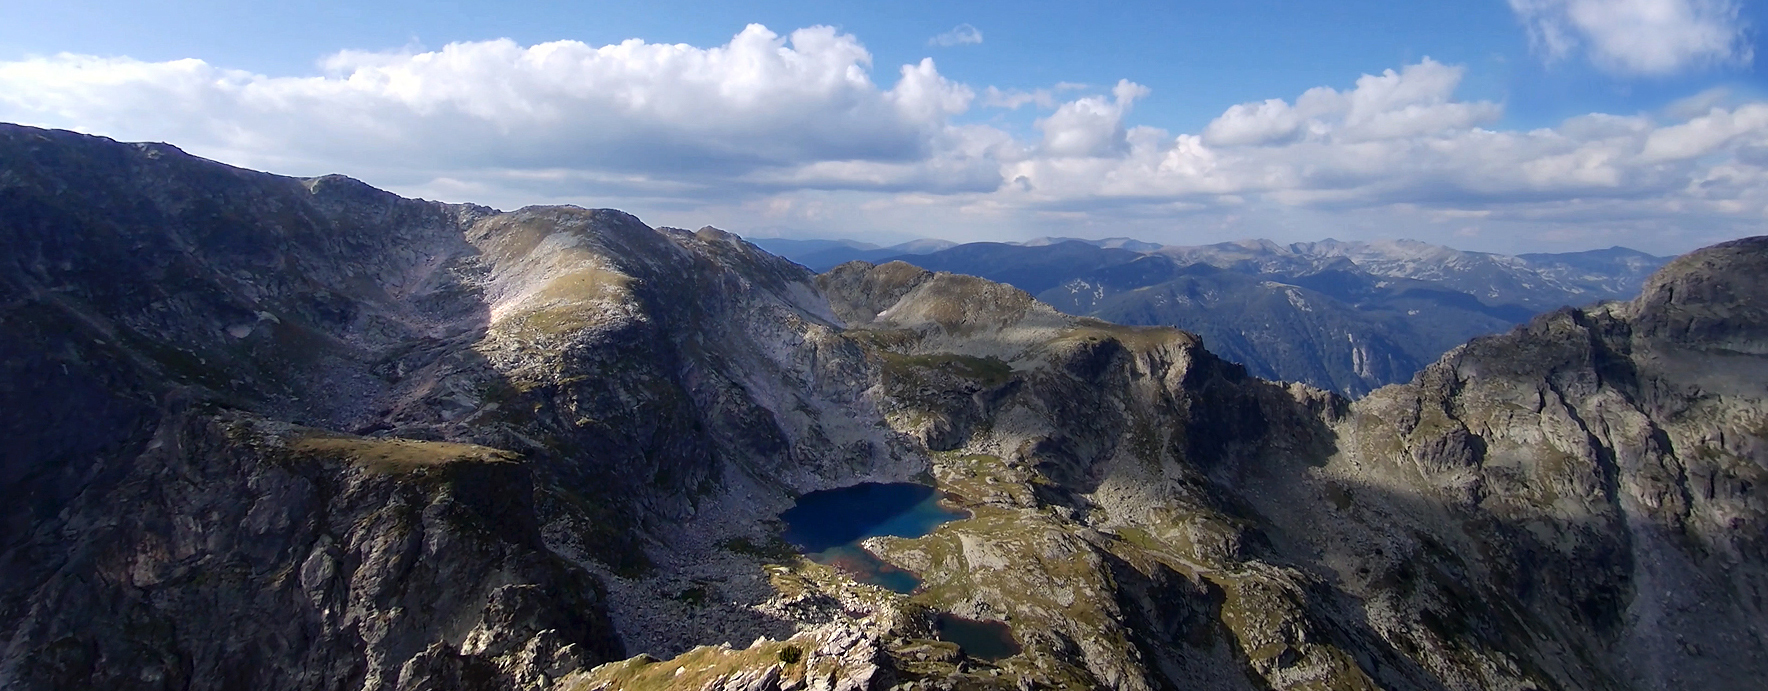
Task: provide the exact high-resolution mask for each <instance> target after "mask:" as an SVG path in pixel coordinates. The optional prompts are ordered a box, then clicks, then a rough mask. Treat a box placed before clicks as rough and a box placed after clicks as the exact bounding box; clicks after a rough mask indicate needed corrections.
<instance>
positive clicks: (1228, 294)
mask: <svg viewBox="0 0 1768 691" xmlns="http://www.w3.org/2000/svg"><path fill="white" fill-rule="evenodd" d="M923 247H930V245H923ZM780 252H781V254H782V255H783V256H786V257H788V258H791V259H793V260H794V261H799V262H801V263H805V264H806V265H807V266H811V267H812V268H819V269H822V268H832V267H833V266H834V265H835V264H836V263H838V262H837V261H836V260H837V259H851V260H865V261H885V260H898V261H904V262H908V263H910V264H914V265H916V266H919V267H922V268H926V269H930V270H935V271H950V272H953V273H961V274H968V275H973V276H980V277H983V278H987V279H990V280H994V281H999V282H1002V283H1007V284H1010V285H1013V286H1015V287H1017V288H1020V289H1022V290H1025V291H1026V292H1029V293H1031V294H1033V295H1035V296H1037V298H1038V299H1039V300H1042V301H1044V302H1046V303H1048V304H1050V305H1052V306H1054V307H1056V308H1057V309H1059V310H1062V311H1063V312H1067V313H1069V314H1075V315H1084V316H1094V317H1099V318H1101V319H1105V320H1108V321H1112V322H1117V323H1121V324H1136V325H1164V326H1176V327H1179V328H1182V329H1185V330H1187V331H1191V332H1193V333H1196V334H1199V335H1201V336H1203V338H1204V341H1205V342H1206V343H1208V344H1209V346H1210V349H1211V350H1212V351H1214V352H1216V353H1218V354H1220V355H1222V356H1224V357H1227V358H1228V359H1230V360H1234V361H1236V362H1239V363H1242V364H1244V365H1246V366H1247V367H1248V368H1249V369H1250V370H1251V372H1252V373H1253V374H1255V375H1257V376H1260V377H1265V378H1270V379H1280V380H1288V381H1300V382H1305V383H1308V384H1311V385H1313V386H1317V387H1320V388H1324V389H1328V390H1331V391H1337V392H1339V393H1342V394H1345V395H1348V396H1361V395H1363V394H1365V393H1368V392H1369V391H1371V390H1374V389H1376V388H1379V387H1381V386H1385V385H1387V384H1393V383H1398V382H1404V381H1407V380H1409V379H1411V378H1412V375H1413V374H1415V373H1417V372H1418V370H1419V369H1421V368H1422V367H1424V365H1426V364H1428V363H1429V362H1431V361H1433V360H1435V359H1436V358H1437V357H1439V356H1441V355H1442V354H1443V353H1444V352H1447V351H1448V350H1449V349H1450V348H1453V347H1454V346H1456V345H1459V344H1460V343H1462V342H1464V341H1466V340H1468V339H1470V338H1473V337H1475V336H1481V335H1486V334H1493V333H1499V332H1502V331H1504V330H1506V329H1509V328H1510V327H1512V326H1515V325H1517V324H1520V323H1522V322H1524V321H1527V320H1528V318H1529V317H1532V316H1534V315H1535V314H1539V313H1542V312H1545V311H1548V310H1552V309H1556V308H1559V307H1567V306H1582V305H1587V304H1591V303H1594V302H1597V301H1601V300H1616V299H1625V298H1628V297H1631V296H1632V295H1634V294H1635V293H1636V292H1637V291H1638V290H1639V287H1640V285H1642V284H1643V282H1644V280H1645V278H1646V277H1647V276H1649V275H1650V273H1651V272H1652V271H1653V270H1655V269H1656V268H1657V267H1659V266H1662V265H1663V264H1664V262H1665V261H1667V259H1665V258H1663V257H1655V256H1652V255H1649V254H1645V253H1643V252H1638V251H1635V250H1630V249H1626V248H1622V247H1614V248H1610V249H1607V250H1594V251H1588V252H1572V253H1563V254H1526V255H1517V256H1509V255H1499V254H1490V253H1483V252H1464V251H1460V250H1455V249H1452V248H1448V247H1443V246H1439V245H1431V244H1427V243H1423V242H1418V241H1414V240H1394V241H1378V242H1341V241H1337V240H1324V241H1321V242H1308V243H1293V244H1288V245H1281V244H1277V243H1274V242H1271V241H1268V240H1249V241H1243V242H1231V243H1219V244H1214V245H1203V246H1162V245H1158V244H1154V243H1147V242H1141V241H1136V240H1131V239H1128V238H1111V239H1106V240H1076V239H1071V238H1040V239H1037V240H1032V241H1028V242H1023V243H970V244H965V245H957V246H952V247H947V248H943V249H936V250H932V251H919V252H913V253H909V252H902V253H896V254H892V253H891V250H889V249H873V250H867V251H866V252H855V251H850V248H849V247H848V246H845V245H837V246H834V247H833V248H830V247H821V248H820V249H819V250H818V251H816V252H813V253H808V254H805V253H797V252H796V251H795V248H794V247H781V248H780Z"/></svg>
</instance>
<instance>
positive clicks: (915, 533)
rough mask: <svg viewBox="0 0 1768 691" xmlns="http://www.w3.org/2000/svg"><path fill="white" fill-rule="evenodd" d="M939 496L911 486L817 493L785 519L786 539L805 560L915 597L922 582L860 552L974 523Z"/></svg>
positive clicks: (874, 486) (801, 500) (875, 485)
mask: <svg viewBox="0 0 1768 691" xmlns="http://www.w3.org/2000/svg"><path fill="white" fill-rule="evenodd" d="M940 497H941V494H940V492H939V490H936V489H933V488H932V487H928V486H926V485H917V484H914V483H909V482H889V483H879V482H868V483H864V484H859V485H854V486H852V487H840V488H836V489H830V490H823V491H821V492H811V493H809V494H806V495H804V496H802V497H799V498H798V503H797V504H796V505H794V506H793V507H792V508H790V509H787V510H786V512H785V513H782V514H780V520H782V521H785V523H786V531H785V534H784V535H783V537H784V538H785V539H786V541H787V542H790V543H792V544H793V545H795V546H797V547H798V549H800V550H802V551H803V552H804V554H805V556H808V557H810V559H811V560H812V561H815V562H817V563H819V564H827V565H829V566H833V567H835V568H838V569H840V570H842V571H843V572H846V573H847V574H849V575H850V576H852V577H853V579H854V580H856V581H859V582H861V583H870V584H872V585H875V586H878V587H881V588H887V589H889V590H892V591H895V592H898V593H910V592H914V590H915V588H917V587H920V585H921V579H919V578H917V577H916V576H915V574H913V573H910V572H908V571H904V570H902V569H899V568H896V567H894V566H891V565H890V564H888V563H885V562H884V561H883V560H881V559H879V558H878V557H877V555H874V554H872V553H871V552H868V551H866V550H865V549H864V548H862V547H860V546H859V542H860V541H861V540H864V539H866V538H869V537H882V536H886V535H889V536H894V537H908V538H915V537H921V536H923V535H926V534H927V533H929V532H932V530H933V528H934V527H935V526H938V525H939V524H941V523H946V522H950V521H955V520H959V519H963V518H969V517H970V514H969V512H967V511H962V510H958V509H949V508H946V507H944V506H941V505H940V503H939V500H940Z"/></svg>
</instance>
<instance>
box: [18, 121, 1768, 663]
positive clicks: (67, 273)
mask: <svg viewBox="0 0 1768 691" xmlns="http://www.w3.org/2000/svg"><path fill="white" fill-rule="evenodd" d="M0 246H4V247H5V249H6V251H5V252H4V253H0V365H3V366H4V368H3V369H0V409H3V410H6V411H7V414H6V415H5V416H3V417H0V424H3V425H5V432H6V434H7V436H8V438H9V439H11V440H12V442H13V443H12V444H11V445H10V446H9V447H8V451H7V453H6V455H5V456H4V457H3V461H4V465H3V467H0V470H3V471H4V474H3V475H0V496H4V497H6V498H7V499H10V500H11V501H7V502H4V503H3V504H0V511H3V512H4V513H0V520H4V525H5V526H6V530H5V531H4V533H0V539H3V540H4V542H0V575H3V577H0V632H4V633H3V635H4V638H0V651H3V652H0V688H8V689H11V688H19V689H71V688H89V687H105V688H131V689H132V688H144V689H147V688H198V689H209V688H270V689H281V688H288V689H295V688H302V689H305V688H312V687H325V688H377V689H378V688H399V689H445V688H446V689H492V688H564V689H616V688H620V689H647V688H713V689H754V690H765V689H800V688H817V689H836V688H842V689H882V688H951V689H971V688H1001V689H1022V688H1074V689H1080V688H1118V689H1179V688H1185V689H1189V688H1203V689H1324V688H1334V689H1336V688H1393V689H1482V688H1515V689H1523V688H1537V689H1559V688H1564V689H1572V688H1577V689H1586V688H1598V689H1600V688H1612V689H1653V688H1678V687H1681V688H1751V687H1753V686H1754V685H1755V681H1756V680H1757V679H1760V678H1761V675H1762V673H1763V672H1764V671H1768V670H1763V669H1761V667H1762V665H1763V663H1762V662H1761V661H1762V660H1768V650H1765V649H1764V647H1765V643H1764V641H1763V640H1762V630H1763V627H1764V625H1765V624H1768V613H1764V611H1763V604H1762V601H1761V592H1762V590H1763V587H1764V573H1763V569H1764V567H1765V566H1768V559H1765V558H1764V557H1765V555H1764V553H1763V544H1762V537H1761V536H1762V535H1764V534H1765V533H1764V527H1768V526H1764V521H1765V520H1768V519H1765V518H1764V516H1765V513H1768V506H1765V505H1764V499H1763V497H1762V495H1761V491H1762V490H1761V489H1760V488H1761V487H1763V486H1764V480H1765V479H1768V478H1764V477H1762V476H1763V475H1764V473H1768V449H1765V448H1764V444H1765V442H1764V433H1765V432H1768V408H1765V405H1768V403H1765V401H1764V399H1765V398H1768V329H1765V327H1764V326H1763V325H1764V324H1768V320H1765V319H1764V317H1768V315H1764V314H1762V310H1763V309H1764V308H1763V307H1762V305H1763V304H1764V299H1765V298H1768V294H1765V292H1768V285H1763V283H1762V280H1761V276H1763V275H1768V274H1765V272H1764V269H1768V266H1764V264H1768V240H1765V239H1754V240H1748V241H1739V242H1736V243H1729V244H1727V245H1721V246H1718V247H1715V248H1709V249H1708V250H1703V251H1701V252H1697V253H1694V254H1691V255H1689V256H1687V257H1684V258H1682V259H1679V260H1677V261H1676V262H1674V263H1672V264H1671V265H1669V266H1668V267H1666V268H1665V269H1664V270H1662V271H1661V272H1659V273H1658V274H1656V276H1655V277H1654V278H1653V279H1652V280H1651V282H1650V283H1649V284H1648V285H1647V287H1646V290H1645V292H1644V294H1643V295H1642V296H1641V297H1639V298H1638V299H1637V300H1634V301H1632V302H1628V303H1609V304H1606V305H1602V306H1599V307H1595V308H1590V309H1585V310H1571V309H1567V310H1561V311H1558V312H1554V313H1551V314H1548V315H1544V316H1542V317H1539V318H1536V319H1534V320H1533V321H1531V322H1530V323H1529V324H1527V325H1526V326H1524V327H1522V328H1520V329H1518V330H1516V331H1513V332H1511V333H1510V334H1507V335H1504V336H1498V337H1490V338H1483V339H1478V340H1475V341H1474V342H1472V343H1470V344H1468V345H1466V346H1463V347H1461V348H1457V349H1455V350H1453V351H1451V352H1450V353H1449V354H1448V355H1446V356H1445V357H1444V358H1442V359H1441V360H1440V361H1438V362H1437V363H1436V364H1433V365H1430V366H1428V367H1426V368H1425V369H1424V371H1423V372H1422V373H1421V374H1420V375H1419V376H1418V377H1417V378H1416V379H1415V380H1414V381H1413V382H1412V383H1411V384H1407V385H1402V386H1394V387H1388V388H1385V389H1381V390H1379V391H1376V392H1375V393H1373V394H1371V395H1369V396H1368V397H1366V398H1364V399H1363V400H1360V401H1358V402H1356V403H1354V404H1353V403H1350V402H1349V401H1347V400H1346V399H1344V398H1341V397H1338V396H1336V395H1333V394H1330V393H1326V392H1322V391H1319V390H1315V389H1311V388H1309V387H1307V386H1304V385H1300V384H1288V385H1284V384H1274V383H1270V382H1267V381H1263V380H1260V379H1257V378H1255V377H1252V376H1249V375H1248V374H1247V372H1246V370H1245V368H1243V367H1241V366H1239V365H1235V364H1232V363H1230V362H1227V361H1224V360H1222V359H1220V358H1218V357H1216V356H1215V355H1213V354H1211V353H1210V352H1209V351H1208V350H1206V349H1204V347H1203V342H1202V341H1200V340H1199V339H1198V338H1197V337H1195V336H1193V335H1191V334H1188V333H1185V332H1182V331H1178V330H1175V329H1169V328H1136V327H1124V326H1117V325H1114V324H1111V323H1108V322H1103V321H1098V320H1094V319H1089V318H1084V317H1075V316H1071V315H1067V314H1063V313H1061V312H1059V311H1057V310H1055V309H1053V308H1052V307H1050V306H1049V305H1047V304H1045V303H1042V302H1039V301H1038V300H1036V299H1034V298H1033V297H1032V296H1031V295H1029V294H1027V293H1025V292H1024V291H1021V290H1018V289H1015V288H1013V287H1010V286H1006V285H1001V284H998V283H992V282H989V281H986V280H983V279H979V278H973V277H969V276H959V275H953V274H947V273H934V272H929V271H925V270H922V269H918V268H915V267H913V266H909V265H907V264H903V263H887V264H883V265H877V266H874V265H870V264H862V263H853V264H848V265H844V266H841V267H838V268H836V269H834V270H832V271H830V272H827V273H825V274H822V275H820V276H817V275H812V274H811V273H809V272H808V271H806V270H804V269H803V268H802V267H799V266H797V265H794V264H791V263H789V262H786V261H784V260H781V259H779V258H777V257H774V256H772V255H769V254H767V253H765V252H761V251H759V250H758V249H757V248H755V247H753V246H751V245H748V244H747V243H744V242H742V241H741V240H739V239H737V238H735V237H734V236H731V235H728V234H726V233H722V232H720V231H717V230H714V229H703V230H701V231H698V232H689V231H682V230H673V229H652V228H649V227H646V226H645V225H643V224H642V223H640V222H638V220H637V219H634V218H632V217H630V216H627V215H625V214H621V213H619V212H613V211H605V210H603V211H590V210H583V209H576V208H570V207H549V208H539V207H537V208H530V209H524V210H521V211H517V212H513V213H501V212H497V211H494V210H491V209H485V208H482V207H472V206H450V205H443V204H435V203H430V202H423V201H414V200H404V199H400V198H398V197H395V196H393V195H390V194H387V193H384V192H379V191H377V190H373V189H371V188H368V187H366V186H364V185H361V184H360V183H356V182H354V181H351V180H348V179H346V178H340V177H326V178H318V179H309V180H300V179H292V178H283V177H277V176H271V175H265V174H261V173H253V172H249V171H241V170H237V169H232V168H227V167H225V166H221V165H218V164H214V163H212V162H207V161H202V160H200V159H195V158H192V157H189V156H186V155H184V154H182V153H181V152H178V151H177V150H176V149H173V148H171V147H167V146H164V145H127V144H118V143H115V142H110V141H108V140H102V139H97V138H91V137H84V136H81V135H75V134H71V133H65V132H48V131H42V130H34V129H30V128H22V127H11V126H7V127H3V128H0ZM907 479H918V480H919V481H923V482H929V483H932V484H935V485H937V486H939V487H940V488H941V489H944V490H946V491H947V492H950V493H952V495H953V501H955V502H957V503H958V504H960V505H962V506H963V507H964V508H966V509H968V510H969V511H970V512H971V514H972V517H971V518H969V519H966V520H960V521H956V522H952V523H947V524H944V525H942V526H940V527H939V528H938V529H937V530H934V531H933V532H932V533H930V534H928V535H926V536H924V537H920V538H914V539H906V538H875V539H872V540H870V541H868V542H867V547H868V548H869V549H871V550H872V551H873V552H875V553H876V554H878V555H880V556H881V557H883V558H885V559H887V560H889V561H891V562H892V563H895V564H897V565H898V566H901V567H904V568H908V569H910V570H913V571H915V572H916V573H917V574H918V575H919V576H920V577H921V578H922V579H923V587H922V588H921V589H919V590H917V591H916V592H914V593H912V594H909V595H899V594H896V593H892V592H888V591H884V590H881V589H878V588H875V587H872V586H868V585H863V584H859V583H855V582H854V581H853V580H851V579H850V578H848V577H847V576H845V575H844V574H842V573H841V572H839V571H836V570H833V569H830V568H828V567H825V566H821V565H818V564H815V563H812V562H809V561H807V560H804V559H802V558H799V557H798V556H796V555H795V554H793V553H792V552H791V550H790V549H789V548H788V547H786V546H784V545H783V544H782V543H781V542H780V541H779V538H778V535H779V529H780V526H779V525H778V523H777V521H775V520H773V517H774V516H776V515H777V513H778V512H779V511H780V510H782V509H784V508H786V507H788V506H790V505H791V502H792V500H793V498H794V497H795V496H797V495H799V494H801V493H803V492H808V491H813V490H817V489H825V488H830V487H837V486H843V485H847V484H851V483H854V482H859V481H864V480H907ZM942 614H954V615H959V616H963V617H968V618H971V619H978V620H984V621H994V622H1002V623H1004V624H1006V625H1007V626H1009V627H1010V629H1011V632H1012V635H1013V637H1014V638H1015V640H1016V641H1017V643H1019V644H1020V646H1021V647H1022V651H1021V652H1020V653H1018V654H1015V655H1012V656H1009V657H1006V658H1004V659H999V660H986V659H980V658H978V657H974V656H972V655H970V654H968V653H967V652H966V651H964V650H963V649H962V648H960V647H959V646H957V645H954V644H952V643H949V642H945V641H941V640H938V636H937V635H936V629H937V626H936V622H937V620H938V619H939V617H940V615H942Z"/></svg>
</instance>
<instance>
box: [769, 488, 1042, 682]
mask: <svg viewBox="0 0 1768 691" xmlns="http://www.w3.org/2000/svg"><path fill="white" fill-rule="evenodd" d="M944 498H945V496H944V494H943V493H942V492H940V491H939V490H937V489H934V488H932V487H928V486H926V485H919V484H915V483H909V482H889V483H877V482H868V483H862V484H858V485H852V486H849V487H838V488H835V489H829V490H822V491H818V492H810V493H807V494H805V495H804V496H801V497H799V498H798V502H797V503H796V504H795V505H794V506H793V507H792V508H790V509H787V510H786V511H785V512H784V513H781V514H780V520H781V521H782V522H784V523H785V525H786V529H785V532H784V533H783V534H782V536H781V537H783V538H784V539H785V540H786V541H787V542H790V543H792V545H793V546H795V547H797V548H798V550H799V551H801V552H803V553H804V555H805V556H806V557H807V558H809V559H810V560H811V561H814V562H817V563H819V564H825V565H828V566H832V567H834V568H836V569H837V570H840V571H841V572H842V573H845V574H847V575H848V576H849V577H851V578H853V579H854V580H855V581H858V582H860V583H867V584H871V585H875V586H878V587H880V588H884V589H886V590H890V591H892V592H897V593H902V594H904V595H907V594H909V593H913V592H914V591H915V589H916V588H919V587H920V586H921V579H920V577H919V576H917V575H915V574H914V573H913V572H910V571H908V570H906V569H902V568H898V567H896V566H894V565H892V564H890V563H889V562H886V561H884V560H882V559H879V558H878V556H877V555H875V554H872V553H871V552H870V551H868V550H867V549H866V548H864V547H862V546H860V544H859V543H860V542H861V541H864V540H865V539H867V538H872V537H883V536H892V537H902V538H910V539H913V538H918V537H922V536H924V535H926V534H928V533H930V532H933V529H934V528H937V527H938V526H939V525H940V524H943V523H949V522H951V521H956V520H962V519H965V518H969V517H970V513H969V512H968V511H965V510H963V509H956V508H952V507H949V506H947V505H945V503H943V501H942V500H943V499H944ZM935 626H936V629H937V630H938V633H939V638H940V640H944V641H949V642H952V643H956V644H958V645H959V647H961V648H963V649H964V651H965V652H966V653H967V654H969V655H971V656H973V657H976V658H980V659H984V660H999V659H1002V658H1005V657H1010V656H1012V655H1015V654H1017V653H1018V652H1019V645H1018V643H1017V642H1015V641H1014V639H1013V634H1012V631H1011V630H1010V629H1009V628H1008V627H1007V625H1006V624H1004V623H1001V622H992V621H976V620H973V619H965V618H963V617H959V616H955V615H952V614H940V615H939V618H938V620H937V621H936V625H935Z"/></svg>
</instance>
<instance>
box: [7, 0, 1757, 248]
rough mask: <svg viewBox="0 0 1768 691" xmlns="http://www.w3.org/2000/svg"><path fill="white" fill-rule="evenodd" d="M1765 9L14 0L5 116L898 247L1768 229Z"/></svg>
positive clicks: (1694, 2) (1598, 3)
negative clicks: (934, 241)
mask: <svg viewBox="0 0 1768 691" xmlns="http://www.w3.org/2000/svg"><path fill="white" fill-rule="evenodd" d="M1765 5H1768V2H1764V1H1763V0H1752V1H1750V2H1743V1H1742V0H1468V1H1446V2H1436V3H1391V2H1381V3H1377V2H1368V1H1364V0H1343V1H1337V2H1309V3H1300V2H1275V1H1272V0H1245V1H1242V2H1234V3H1221V2H1211V3H1196V2H1118V3H1075V2H1071V1H1070V2H1042V1H1025V2H1017V3H1010V4H1009V3H999V2H991V3H982V2H968V1H964V0H947V1H942V2H917V1H901V2H894V3H879V2H831V1H821V2H785V1H778V2H725V3H687V2H680V1H678V0H651V1H649V2H556V1H555V2H524V3H489V2H476V1H468V0H452V1H450V0H432V1H431V2H423V3H418V2H407V1H397V2H365V1H361V0H358V1H356V2H334V1H332V0H317V1H315V2H305V3H239V2H222V1H220V0H136V1H133V2H99V1H93V0H60V1H57V2H46V1H41V0H0V15H3V16H4V21H0V121H5V122H15V123H20V124H27V125H34V126H41V127H55V128H64V129H72V130H76V131H80V132H86V133H90V134H96V135H103V136H108V137H112V138H116V139H119V140H124V141H163V142H168V143H171V144H174V145H177V146H179V147H180V148H183V149H184V150H186V151H189V152H191V153H193V154H196V155H200V156H205V157H208V158H213V159H216V160H219V161H223V162H226V163H230V164H233V165H238V166H243V167H248V168H254V169H259V170H267V171H270V172H275V173H281V174H286V175H297V176H311V175H320V174H325V173H343V174H346V175H350V176H352V177H356V178H358V179H361V180H364V181H366V182H368V183H370V184H373V185H376V186H379V187H383V188H386V189H389V190H392V191H395V192H398V193H400V194H404V195H407V196H418V197H423V198H428V199H438V200H442V201H449V202H475V203H481V204H487V205H490V206H495V207H498V208H504V209H513V208H517V207H520V206H524V205H528V204H564V203H569V204H578V205H581V206H589V207H614V208H619V209H623V210H626V211H629V212H632V213H634V214H637V215H638V216H639V217H640V218H642V219H644V220H645V221H647V222H648V223H650V224H652V225H669V226H677V227H686V228H697V227H700V226H703V225H714V226H717V227H720V228H724V229H727V230H731V231H734V232H737V233H740V234H743V235H746V236H750V237H801V238H809V237H823V238H852V239H856V240H863V241H867V242H873V243H877V244H889V243H892V242H898V241H902V240H907V239H911V238H916V237H939V238H944V239H950V240H956V241H977V240H1023V239H1029V238H1033V237H1039V236H1051V235H1056V236H1069V237H1112V236H1130V237H1136V238H1140V239H1144V240H1149V241H1156V242H1163V243H1169V244H1199V243H1205V242H1217V241H1224V240H1233V239H1241V238H1254V237H1262V238H1270V239H1273V240H1278V241H1283V242H1289V241H1305V240H1317V239H1321V238H1325V237H1335V238H1338V239H1342V240H1375V239H1382V238H1400V237H1406V238H1416V239H1422V240H1426V241H1430V242H1437V243H1440V244H1447V245H1451V246H1455V247H1461V248H1464V249H1475V250H1485V251H1497V252H1507V253H1520V252H1532V251H1569V250H1582V249H1591V248H1600V247H1608V246H1611V245H1617V244H1618V245H1625V246H1629V247H1634V248H1637V249H1642V250H1646V251H1650V252H1656V253H1660V254H1669V253H1676V252H1682V251H1687V250H1689V249H1693V248H1695V247H1698V246H1701V245H1705V244H1710V243H1712V242H1716V241H1720V240H1724V239H1729V238H1734V237H1741V236H1746V235H1757V234H1763V233H1768V77H1765V75H1764V74H1763V72H1762V69H1761V67H1762V62H1761V60H1762V58H1761V57H1760V56H1759V52H1758V50H1757V49H1758V42H1759V36H1760V32H1761V27H1763V26H1768V7H1765Z"/></svg>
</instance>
